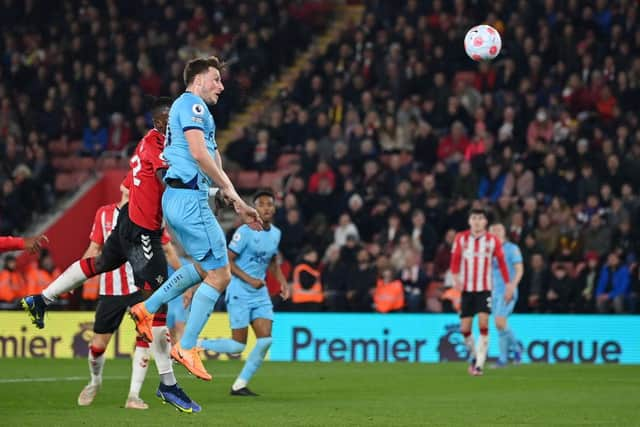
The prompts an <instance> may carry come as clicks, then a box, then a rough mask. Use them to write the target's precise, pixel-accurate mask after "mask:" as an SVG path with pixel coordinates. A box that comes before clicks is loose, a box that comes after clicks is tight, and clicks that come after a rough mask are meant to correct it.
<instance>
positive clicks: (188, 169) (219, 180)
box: [131, 56, 261, 380]
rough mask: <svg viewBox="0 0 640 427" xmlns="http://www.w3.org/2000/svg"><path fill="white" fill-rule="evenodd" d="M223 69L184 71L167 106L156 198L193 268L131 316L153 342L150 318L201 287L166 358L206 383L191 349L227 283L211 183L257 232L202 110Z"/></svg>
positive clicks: (200, 66) (212, 99) (207, 65)
mask: <svg viewBox="0 0 640 427" xmlns="http://www.w3.org/2000/svg"><path fill="white" fill-rule="evenodd" d="M222 67H223V65H222V64H221V62H220V61H219V60H218V59H217V58H216V57H213V56H212V57H208V58H199V59H194V60H191V61H189V63H187V65H186V67H185V69H184V82H185V85H186V86H187V90H186V92H184V93H183V94H182V95H180V97H178V99H176V100H175V101H174V103H173V105H172V106H171V111H170V112H169V122H168V126H167V141H166V147H165V150H164V152H163V155H164V157H165V159H166V160H167V162H168V163H169V169H168V170H167V173H166V175H165V178H164V180H165V182H166V183H167V189H166V191H165V192H164V195H163V196H162V209H163V212H164V215H165V218H166V220H167V222H168V223H169V225H170V226H171V229H172V230H173V231H174V233H175V235H176V237H177V239H178V240H179V241H180V243H181V244H182V247H183V248H184V249H185V252H186V253H187V255H189V256H190V257H191V258H193V260H194V261H195V262H194V263H193V264H189V265H187V266H183V267H181V268H180V269H179V270H178V271H176V272H175V273H174V274H173V275H171V277H170V278H169V279H168V280H167V281H166V282H165V283H164V285H163V286H162V287H161V288H160V289H158V290H157V291H156V292H155V293H154V294H153V295H152V296H151V297H150V298H149V299H148V300H147V301H145V302H144V303H142V304H137V305H135V306H134V307H132V308H131V316H132V317H133V319H134V321H135V322H136V330H137V331H138V333H139V334H141V335H143V336H145V337H147V338H151V325H152V322H153V313H155V312H156V311H158V309H159V308H160V307H161V306H162V305H163V304H166V303H167V302H169V301H170V300H172V299H173V298H175V297H177V296H178V295H181V294H182V293H183V292H184V291H185V290H186V289H188V288H190V287H192V286H194V285H196V284H198V283H202V285H201V286H200V287H199V288H198V290H197V291H196V292H195V294H194V296H193V300H192V302H191V312H190V313H189V318H188V319H187V323H186V325H185V331H184V335H183V336H182V338H181V340H180V342H178V343H176V344H175V345H174V346H173V349H172V350H171V356H172V357H173V358H174V359H175V360H176V361H178V362H179V363H181V364H182V365H184V366H185V367H186V368H187V369H188V370H189V371H190V372H191V373H192V374H193V375H195V376H197V377H198V378H201V379H204V380H211V375H210V374H209V373H208V372H207V371H206V370H205V368H204V366H203V364H202V360H200V356H199V353H198V348H197V347H196V341H197V339H198V336H199V335H200V332H201V331H202V329H203V328H204V325H205V324H206V323H207V320H208V319H209V316H210V315H211V312H212V311H213V308H214V306H215V304H216V301H217V300H218V297H219V296H220V294H221V293H222V292H223V291H224V290H225V289H226V287H227V285H228V284H229V281H230V280H231V271H230V269H229V259H228V257H227V247H226V246H227V245H226V240H225V235H224V232H223V231H222V228H221V227H220V224H219V223H218V221H217V220H216V218H215V216H214V214H213V212H212V210H211V208H210V207H209V203H208V200H207V199H208V196H209V194H208V193H209V187H210V186H211V183H212V180H213V181H215V183H216V184H217V185H218V186H219V187H220V189H221V190H222V192H223V194H224V196H225V198H226V199H227V200H228V201H229V202H230V203H231V204H232V205H233V207H234V209H235V210H236V212H237V213H238V214H239V215H240V216H241V218H242V219H243V221H244V222H245V223H248V224H251V226H252V227H254V228H257V229H259V228H260V227H261V225H260V217H259V216H258V213H257V212H256V210H255V209H254V208H252V207H250V206H248V205H247V204H246V203H245V202H244V201H243V200H242V199H241V198H240V196H239V195H238V193H237V192H236V190H235V188H234V187H233V184H232V183H231V180H230V179H229V177H228V176H227V174H226V173H225V172H224V170H223V169H222V160H221V158H220V154H219V153H218V152H217V144H216V141H215V123H214V120H213V116H212V115H211V113H210V112H209V109H208V107H207V103H209V104H215V103H216V102H217V101H218V97H219V96H220V93H222V91H223V90H224V86H223V85H222V80H221V77H220V70H221V69H222Z"/></svg>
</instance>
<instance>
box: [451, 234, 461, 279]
mask: <svg viewBox="0 0 640 427" xmlns="http://www.w3.org/2000/svg"><path fill="white" fill-rule="evenodd" d="M461 259H462V247H461V246H460V235H459V234H458V235H456V237H455V239H454V241H453V246H452V247H451V265H450V267H449V268H450V269H451V273H452V274H454V275H457V274H458V273H460V261H461Z"/></svg>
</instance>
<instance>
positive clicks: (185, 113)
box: [178, 100, 207, 132]
mask: <svg viewBox="0 0 640 427" xmlns="http://www.w3.org/2000/svg"><path fill="white" fill-rule="evenodd" d="M206 108H207V107H206V106H205V105H203V104H201V103H200V102H197V101H195V100H194V101H189V100H184V101H183V102H182V103H181V105H180V106H179V108H178V114H179V118H180V126H182V131H183V132H186V131H188V130H192V129H200V130H201V131H203V132H204V121H205V117H206V116H205V113H206V111H207V110H206Z"/></svg>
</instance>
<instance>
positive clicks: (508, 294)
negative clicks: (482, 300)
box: [489, 224, 524, 367]
mask: <svg viewBox="0 0 640 427" xmlns="http://www.w3.org/2000/svg"><path fill="white" fill-rule="evenodd" d="M489 232H490V233H491V234H493V235H494V236H496V237H497V238H498V239H499V240H500V242H501V243H502V250H503V252H504V257H505V260H506V261H507V268H508V269H509V277H511V283H510V285H509V286H506V285H505V282H504V281H503V280H502V275H501V274H500V269H499V267H498V264H497V263H496V262H495V260H494V262H493V291H492V293H491V311H493V319H494V321H495V323H496V328H497V329H498V334H499V335H500V357H499V358H498V362H497V363H496V367H503V366H506V365H507V361H508V356H509V349H513V350H514V361H515V362H516V363H518V362H520V358H521V354H520V349H519V348H518V341H517V340H516V337H515V335H514V334H513V332H512V331H511V329H510V328H509V326H508V325H507V317H508V316H509V315H510V314H511V313H512V312H513V308H514V307H515V305H516V302H517V301H518V283H520V280H521V279H522V274H523V273H524V266H523V263H522V253H520V248H518V246H517V245H516V244H515V243H512V242H509V241H508V240H506V236H507V234H506V231H505V228H504V225H502V224H493V225H492V226H491V227H489Z"/></svg>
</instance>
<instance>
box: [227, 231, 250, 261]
mask: <svg viewBox="0 0 640 427" xmlns="http://www.w3.org/2000/svg"><path fill="white" fill-rule="evenodd" d="M245 246H247V236H246V235H244V233H243V232H242V228H238V229H237V230H236V232H235V233H233V237H232V238H231V242H230V243H229V249H231V250H232V251H233V252H235V253H236V254H238V255H240V254H241V253H242V251H243V250H244V248H245Z"/></svg>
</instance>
